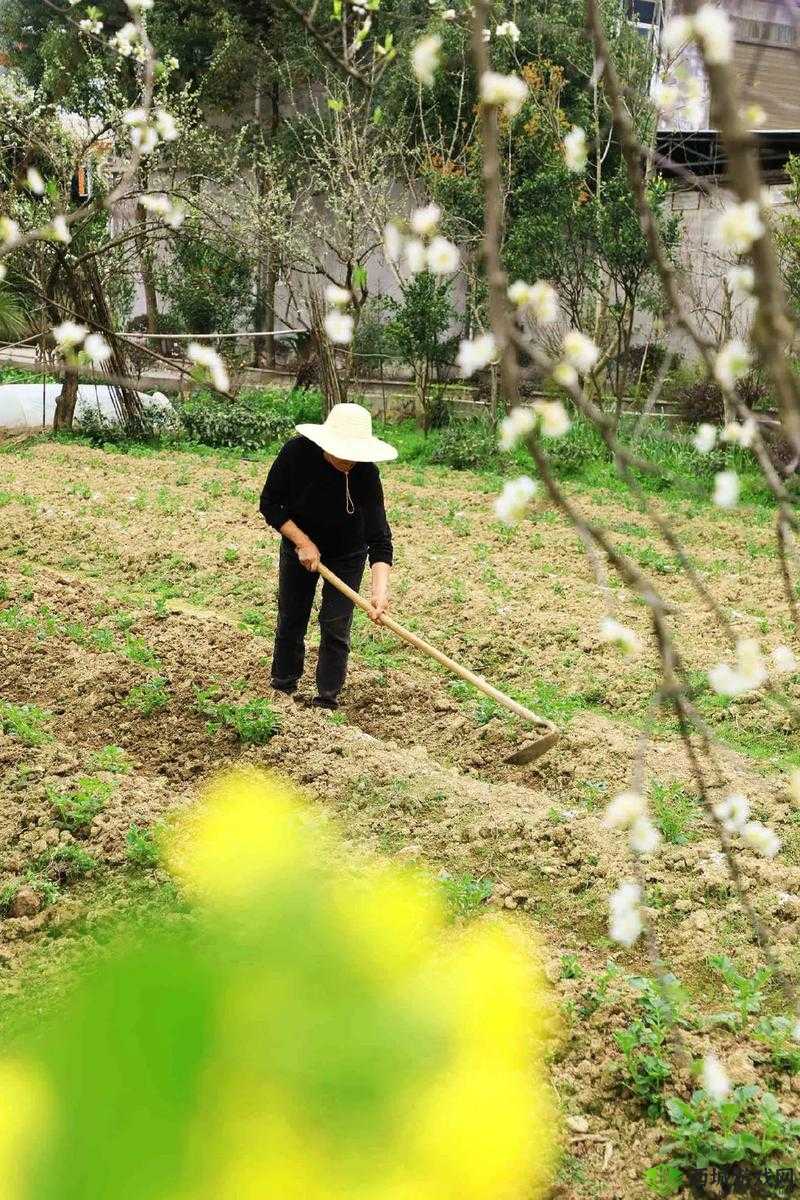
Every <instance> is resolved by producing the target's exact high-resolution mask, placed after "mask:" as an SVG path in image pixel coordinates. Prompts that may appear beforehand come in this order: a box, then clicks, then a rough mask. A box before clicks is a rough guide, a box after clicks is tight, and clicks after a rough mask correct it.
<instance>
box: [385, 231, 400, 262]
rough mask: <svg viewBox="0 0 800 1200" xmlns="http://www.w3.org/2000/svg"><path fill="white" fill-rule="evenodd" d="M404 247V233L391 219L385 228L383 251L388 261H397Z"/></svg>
mask: <svg viewBox="0 0 800 1200" xmlns="http://www.w3.org/2000/svg"><path fill="white" fill-rule="evenodd" d="M402 249H403V235H402V234H401V232H400V230H399V229H398V228H397V226H396V225H395V224H394V223H393V222H392V221H390V222H389V223H388V225H385V226H384V229H383V252H384V254H385V255H386V258H387V261H388V262H392V263H396V262H398V261H399V259H400V254H401V252H402Z"/></svg>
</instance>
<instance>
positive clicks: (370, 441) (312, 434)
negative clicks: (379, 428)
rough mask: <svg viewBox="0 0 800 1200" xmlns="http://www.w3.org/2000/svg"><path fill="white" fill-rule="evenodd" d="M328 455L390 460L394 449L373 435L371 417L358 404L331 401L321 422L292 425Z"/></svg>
mask: <svg viewBox="0 0 800 1200" xmlns="http://www.w3.org/2000/svg"><path fill="white" fill-rule="evenodd" d="M295 429H296V430H297V432H298V433H302V435H303V437H307V438H309V439H310V440H311V441H312V442H315V443H316V444H317V445H318V446H320V447H321V448H322V449H323V450H327V452H328V454H333V455H334V456H335V457H336V458H343V459H345V461H346V462H391V460H392V459H393V458H397V451H396V450H395V448H394V446H390V445H389V443H388V442H382V441H381V439H380V438H376V437H373V435H372V417H371V416H370V414H369V413H368V412H367V410H366V408H362V407H361V405H360V404H334V406H333V408H332V409H331V411H330V412H329V413H328V416H327V419H326V420H325V423H324V424H323V425H295Z"/></svg>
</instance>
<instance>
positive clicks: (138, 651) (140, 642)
mask: <svg viewBox="0 0 800 1200" xmlns="http://www.w3.org/2000/svg"><path fill="white" fill-rule="evenodd" d="M124 653H125V656H126V658H129V659H130V660H131V662H135V663H138V664H139V666H142V667H153V668H156V669H157V668H158V667H160V666H161V662H160V659H159V657H158V655H157V654H156V652H155V650H153V649H151V647H150V646H148V644H147V642H146V641H145V640H144V638H138V637H132V636H131V635H130V634H129V635H128V636H127V637H126V638H125V650H124Z"/></svg>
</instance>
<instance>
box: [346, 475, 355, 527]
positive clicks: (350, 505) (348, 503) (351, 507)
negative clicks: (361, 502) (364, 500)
mask: <svg viewBox="0 0 800 1200" xmlns="http://www.w3.org/2000/svg"><path fill="white" fill-rule="evenodd" d="M344 507H345V510H346V512H347V514H348V516H351V517H352V515H353V513H354V512H355V511H356V506H355V504H353V497H352V496H351V495H350V472H349V471H345V473H344Z"/></svg>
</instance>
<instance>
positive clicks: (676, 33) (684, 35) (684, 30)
mask: <svg viewBox="0 0 800 1200" xmlns="http://www.w3.org/2000/svg"><path fill="white" fill-rule="evenodd" d="M692 33H693V30H692V22H691V20H690V19H689V17H684V16H677V17H671V18H670V20H669V21H667V23H666V25H665V26H664V33H663V34H662V38H661V40H662V44H663V46H664V49H665V50H679V49H680V48H681V46H683V45H685V43H686V42H688V41H689V40H690V38H691V37H692Z"/></svg>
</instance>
